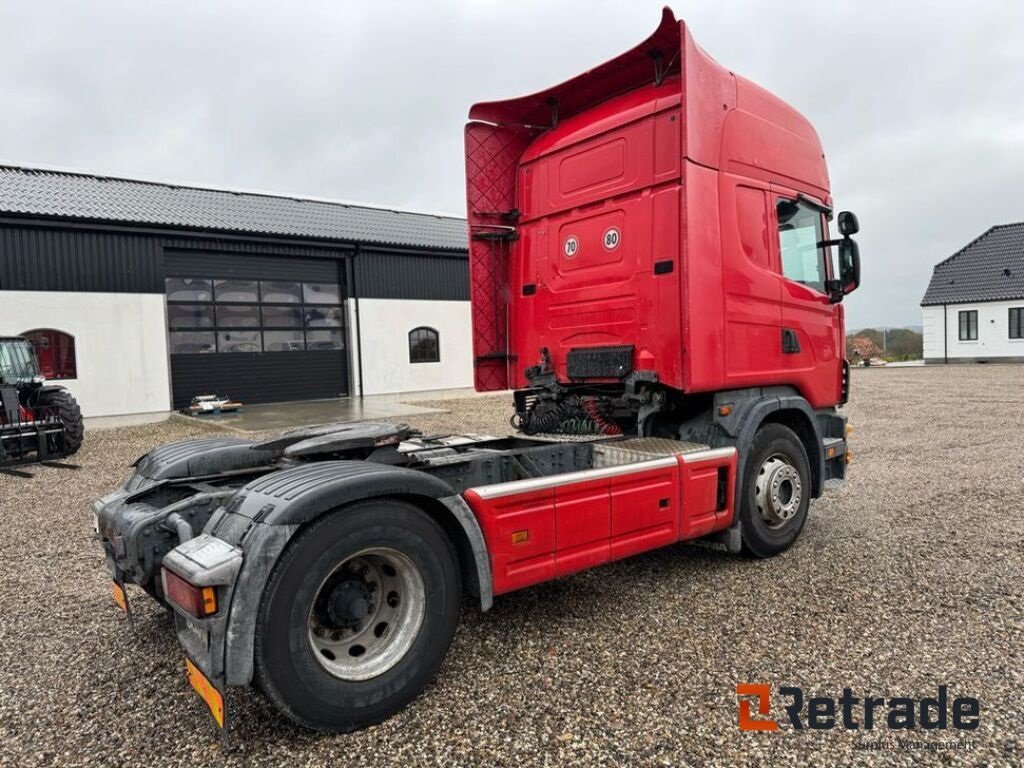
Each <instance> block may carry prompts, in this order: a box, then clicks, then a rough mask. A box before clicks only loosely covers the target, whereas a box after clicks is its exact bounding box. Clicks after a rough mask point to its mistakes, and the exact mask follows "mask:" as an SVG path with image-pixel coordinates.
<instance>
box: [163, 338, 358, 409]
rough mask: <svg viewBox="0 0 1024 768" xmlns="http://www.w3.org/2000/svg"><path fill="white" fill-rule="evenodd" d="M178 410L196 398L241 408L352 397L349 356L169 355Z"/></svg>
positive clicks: (321, 353) (325, 353)
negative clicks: (215, 398)
mask: <svg viewBox="0 0 1024 768" xmlns="http://www.w3.org/2000/svg"><path fill="white" fill-rule="evenodd" d="M171 380H172V381H173V382H174V386H173V400H174V405H173V407H174V408H175V409H179V408H184V407H186V406H187V405H188V404H189V403H190V402H191V401H192V398H193V396H195V395H211V394H218V395H225V396H227V397H231V398H233V399H235V400H240V401H242V402H243V403H250V404H252V403H280V402H286V401H289V400H324V399H328V398H332V397H339V396H343V395H346V394H348V359H347V352H346V351H345V350H336V351H326V350H318V351H315V352H269V353H263V354H248V353H236V354H220V355H171Z"/></svg>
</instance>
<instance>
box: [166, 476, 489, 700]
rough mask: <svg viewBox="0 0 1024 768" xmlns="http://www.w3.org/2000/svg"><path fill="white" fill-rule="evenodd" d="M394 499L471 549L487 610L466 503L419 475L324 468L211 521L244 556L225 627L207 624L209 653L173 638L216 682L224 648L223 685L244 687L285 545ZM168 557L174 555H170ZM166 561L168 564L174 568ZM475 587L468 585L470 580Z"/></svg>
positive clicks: (265, 489)
mask: <svg viewBox="0 0 1024 768" xmlns="http://www.w3.org/2000/svg"><path fill="white" fill-rule="evenodd" d="M380 497H397V498H403V499H407V500H409V501H411V502H413V503H416V504H418V505H419V506H420V507H422V508H423V509H424V511H425V512H427V513H428V514H430V515H431V516H433V517H435V519H438V521H439V522H440V523H441V524H442V526H443V527H444V528H445V529H446V530H448V531H449V532H451V531H452V530H456V531H458V532H460V533H461V535H462V536H464V537H465V538H464V541H462V542H454V543H455V545H456V546H457V547H459V548H464V549H467V550H468V556H465V557H463V558H462V561H463V567H470V568H472V569H473V570H474V571H475V572H473V573H471V574H469V575H470V576H471V577H475V584H473V586H474V587H476V588H477V590H478V591H479V593H480V603H481V607H482V608H483V609H484V610H487V609H488V608H490V606H491V602H492V587H491V569H490V560H489V558H488V555H487V547H486V544H485V543H484V537H483V533H482V532H481V530H480V526H479V524H478V523H477V521H476V517H475V516H474V515H473V513H472V512H471V511H470V510H469V508H468V507H467V506H466V503H465V502H464V501H463V500H462V497H461V496H459V495H458V494H457V493H456V492H455V491H454V490H453V489H452V488H451V486H449V485H448V484H447V483H445V482H444V481H443V480H439V479H438V478H436V477H433V476H431V475H428V474H426V473H424V472H418V471H415V470H411V469H406V468H403V467H393V466H387V465H383V464H374V463H371V462H365V461H327V462H318V463H316V464H310V465H308V466H301V467H296V468H293V469H286V470H282V471H279V472H274V473H272V474H269V475H266V476H264V477H261V478H258V479H256V480H253V481H252V482H250V483H249V484H248V485H246V486H245V487H244V488H242V489H241V490H240V491H238V492H237V493H236V494H235V495H234V496H233V497H232V498H231V500H230V501H229V502H228V503H227V504H226V505H225V506H224V507H223V508H222V509H220V510H219V511H218V512H217V513H215V514H214V516H213V518H211V520H210V522H209V524H208V525H207V527H206V531H205V532H206V533H207V534H209V535H211V536H215V537H216V538H218V539H221V540H223V541H224V542H226V543H227V544H229V545H231V546H232V547H235V548H237V549H238V550H240V551H241V552H242V556H243V560H242V565H241V568H240V570H239V572H238V577H237V580H236V582H235V584H234V586H233V589H232V594H231V598H230V601H231V602H230V608H229V610H228V612H227V615H226V616H225V617H224V619H223V626H220V627H218V626H216V623H215V622H211V624H210V626H209V627H208V629H209V630H210V644H209V651H208V652H203V651H202V649H200V648H198V647H196V648H193V647H192V646H193V645H195V643H196V639H195V636H194V634H193V633H191V632H189V631H188V630H187V629H184V630H182V628H181V626H180V624H179V630H180V631H179V632H178V637H179V639H180V640H181V642H182V644H183V645H184V646H185V648H186V650H187V651H189V653H190V654H192V653H194V654H195V655H194V656H193V658H194V659H196V660H197V661H201V660H203V659H206V660H207V664H202V663H201V666H203V667H206V666H209V669H208V671H209V672H211V673H212V674H214V675H215V676H217V677H220V675H219V674H218V673H219V672H220V670H219V669H218V667H220V666H221V663H220V659H218V658H217V656H218V653H217V648H218V644H221V646H220V647H222V648H223V655H222V656H221V659H223V662H222V663H223V679H224V680H225V682H226V683H227V684H228V685H247V684H249V683H250V682H251V681H252V675H253V643H254V636H255V630H256V620H257V616H258V614H259V607H260V602H261V600H262V598H263V591H264V588H265V587H266V584H267V580H268V579H269V578H270V573H271V571H272V570H273V568H274V566H275V565H276V563H277V561H278V559H279V558H280V556H281V553H282V552H283V551H284V549H285V547H286V546H287V545H288V542H289V541H290V540H291V539H292V537H294V536H295V534H296V533H297V532H298V531H299V530H301V528H302V527H303V526H304V525H305V524H306V523H309V522H312V521H313V520H315V519H317V518H318V517H320V516H321V515H324V514H326V513H328V512H330V511H332V510H336V509H338V508H343V507H344V506H345V505H347V504H351V503H352V502H356V501H361V500H364V499H371V498H380ZM172 556H173V553H172ZM172 556H169V560H168V562H169V563H170V564H172V566H173V562H174V561H173V560H171V559H170V558H171V557H172ZM471 581H472V578H471Z"/></svg>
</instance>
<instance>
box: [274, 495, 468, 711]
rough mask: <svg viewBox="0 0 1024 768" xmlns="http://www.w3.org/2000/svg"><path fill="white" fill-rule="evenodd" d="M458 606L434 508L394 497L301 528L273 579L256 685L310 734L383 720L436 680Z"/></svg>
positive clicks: (451, 556) (450, 559) (452, 564)
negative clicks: (429, 511) (427, 509)
mask: <svg viewBox="0 0 1024 768" xmlns="http://www.w3.org/2000/svg"><path fill="white" fill-rule="evenodd" d="M460 602H461V579H460V576H459V570H458V561H457V559H456V555H455V552H454V549H453V547H452V544H451V542H450V541H449V540H448V538H447V536H446V535H445V533H444V531H443V530H442V529H441V527H440V526H439V525H438V524H437V523H436V522H435V521H434V520H433V519H431V518H430V517H429V516H428V515H427V514H426V513H424V512H423V511H422V510H420V509H419V508H417V507H415V506H413V505H411V504H407V503H405V502H400V501H393V500H374V501H366V502H359V503H357V504H353V505H351V506H348V507H343V508H341V509H339V510H337V511H335V512H334V513H332V514H330V515H328V516H327V517H325V518H323V519H322V520H319V521H317V522H315V523H313V524H312V525H311V526H310V527H309V528H308V529H307V530H305V531H303V532H302V533H300V534H299V536H298V537H297V538H296V539H295V540H294V541H293V542H292V543H291V544H290V545H289V546H288V548H287V549H286V550H285V552H284V554H283V555H282V556H281V560H280V562H279V563H278V565H277V566H276V567H275V569H274V572H273V573H272V574H271V577H270V581H269V582H268V584H267V588H266V591H265V592H264V597H263V602H262V605H261V607H260V613H259V618H258V620H257V635H256V646H255V653H256V658H255V662H256V670H255V671H256V681H257V684H258V685H259V687H260V688H261V689H262V690H263V692H264V693H265V694H266V695H267V697H268V698H269V699H270V700H271V701H272V702H273V703H274V704H275V705H276V706H277V707H278V708H279V709H280V710H281V711H282V712H284V713H285V714H286V715H287V716H288V717H289V718H291V719H292V720H294V721H295V722H297V723H299V724H300V725H303V726H305V727H307V728H312V729H315V730H321V731H352V730H355V729H357V728H362V727H365V726H367V725H371V724H373V723H377V722H380V721H381V720H384V719H385V718H387V717H389V716H390V715H392V714H394V713H395V712H397V711H399V710H400V709H402V707H404V706H405V705H406V704H408V703H409V702H410V701H411V700H412V699H413V698H415V697H416V696H417V695H418V694H419V693H420V692H421V691H422V690H423V688H424V687H425V686H426V685H427V684H428V683H429V682H430V680H431V679H432V678H433V677H434V675H435V674H436V673H437V670H438V668H439V667H440V666H441V662H442V660H443V659H444V656H445V654H446V653H447V651H448V646H449V645H450V644H451V641H452V637H453V636H454V634H455V627H456V624H457V622H458V617H459V607H460Z"/></svg>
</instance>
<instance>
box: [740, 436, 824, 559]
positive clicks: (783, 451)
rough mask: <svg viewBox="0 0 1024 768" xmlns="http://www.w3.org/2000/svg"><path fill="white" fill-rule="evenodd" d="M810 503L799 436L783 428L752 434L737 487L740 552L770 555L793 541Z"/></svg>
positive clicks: (807, 466)
mask: <svg viewBox="0 0 1024 768" xmlns="http://www.w3.org/2000/svg"><path fill="white" fill-rule="evenodd" d="M810 503H811V473H810V463H809V462H808V460H807V451H806V450H804V446H803V443H801V442H800V438H799V437H797V435H796V433H795V432H793V430H791V429H790V428H789V427H787V426H785V425H783V424H773V423H769V424H762V425H761V427H760V428H758V430H757V432H756V433H755V434H754V440H753V443H752V445H751V447H750V453H749V454H748V458H747V462H746V465H745V467H744V470H743V485H742V486H741V499H740V522H741V524H742V528H741V529H742V532H743V551H744V553H745V554H747V555H749V556H751V557H758V558H761V557H772V556H773V555H777V554H779V553H780V552H785V551H786V550H787V549H789V547H790V546H792V544H793V542H794V541H796V540H797V537H798V536H799V535H800V531H802V530H803V527H804V523H805V522H806V521H807V509H808V507H809V506H810Z"/></svg>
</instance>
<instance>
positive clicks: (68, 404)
mask: <svg viewBox="0 0 1024 768" xmlns="http://www.w3.org/2000/svg"><path fill="white" fill-rule="evenodd" d="M84 434H85V430H84V428H83V426H82V411H81V409H80V408H79V407H78V403H77V402H76V401H75V398H74V397H72V395H71V393H70V392H68V391H67V390H66V389H64V387H62V386H60V385H58V384H47V383H46V379H45V378H44V377H43V376H42V374H41V373H40V372H39V361H38V359H37V358H36V352H35V349H34V348H33V347H32V344H31V342H30V341H29V340H28V339H25V338H22V337H21V336H6V337H3V336H0V469H2V468H5V467H11V466H14V465H17V464H29V463H33V462H42V461H50V460H53V459H61V458H64V457H67V456H71V455H72V454H74V453H75V452H77V451H78V449H79V448H80V447H81V446H82V437H83V435H84Z"/></svg>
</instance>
